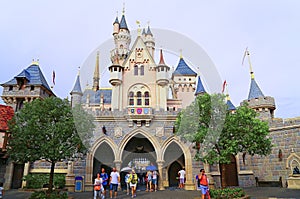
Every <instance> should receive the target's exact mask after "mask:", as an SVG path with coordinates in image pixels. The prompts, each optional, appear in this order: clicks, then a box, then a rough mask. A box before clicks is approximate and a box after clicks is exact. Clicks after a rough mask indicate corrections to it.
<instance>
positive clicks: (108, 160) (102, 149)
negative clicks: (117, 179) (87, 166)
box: [93, 142, 115, 179]
mask: <svg viewBox="0 0 300 199" xmlns="http://www.w3.org/2000/svg"><path fill="white" fill-rule="evenodd" d="M93 158H94V160H93V179H94V178H95V177H96V175H97V173H98V172H101V168H104V169H105V171H106V173H108V174H109V173H110V172H111V170H112V167H113V166H114V160H115V155H114V152H113V150H112V148H111V147H110V146H109V144H108V143H106V142H103V143H101V144H100V145H99V147H98V148H97V150H96V151H95V153H94V157H93Z"/></svg>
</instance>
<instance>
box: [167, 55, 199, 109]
mask: <svg viewBox="0 0 300 199" xmlns="http://www.w3.org/2000/svg"><path fill="white" fill-rule="evenodd" d="M196 77H197V73H196V72H194V71H193V70H192V69H191V68H190V67H189V66H188V65H187V64H186V62H185V61H184V59H183V57H182V56H180V59H179V63H178V65H177V67H176V69H175V71H174V72H173V74H172V80H173V81H174V89H175V93H176V96H177V99H180V100H182V108H185V107H187V106H188V105H190V104H191V103H192V102H193V100H194V98H195V97H194V92H195V87H196Z"/></svg>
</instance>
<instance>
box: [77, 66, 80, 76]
mask: <svg viewBox="0 0 300 199" xmlns="http://www.w3.org/2000/svg"><path fill="white" fill-rule="evenodd" d="M77 75H78V76H79V75H80V66H78V74H77Z"/></svg>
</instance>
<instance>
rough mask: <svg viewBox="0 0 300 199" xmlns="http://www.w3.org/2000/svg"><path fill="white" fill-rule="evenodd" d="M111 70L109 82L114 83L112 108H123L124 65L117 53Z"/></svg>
mask: <svg viewBox="0 0 300 199" xmlns="http://www.w3.org/2000/svg"><path fill="white" fill-rule="evenodd" d="M108 70H109V72H110V78H109V83H110V84H111V85H112V101H111V109H112V111H114V110H122V80H123V78H122V76H123V71H124V67H123V66H121V65H120V63H119V56H118V55H117V54H115V57H114V61H113V64H112V65H111V66H110V67H109V68H108Z"/></svg>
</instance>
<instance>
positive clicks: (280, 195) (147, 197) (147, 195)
mask: <svg viewBox="0 0 300 199" xmlns="http://www.w3.org/2000/svg"><path fill="white" fill-rule="evenodd" d="M244 190H245V191H246V193H247V194H248V195H250V196H251V199H300V189H287V188H279V187H278V188H277V187H251V188H244ZM30 194H31V192H26V191H22V190H15V189H14V190H8V191H6V192H5V195H4V198H3V199H28V198H29V197H30ZM69 196H70V197H72V198H73V199H93V193H92V192H80V193H69ZM107 196H108V194H107ZM107 198H109V197H107ZM117 198H118V199H129V198H131V197H130V196H127V195H126V192H124V191H119V192H118V197H117ZM136 198H137V199H138V198H143V199H156V198H159V199H177V198H178V199H200V198H201V197H200V192H199V191H185V190H180V189H168V190H164V191H157V192H145V191H141V190H140V191H139V190H138V191H137V197H136Z"/></svg>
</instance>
